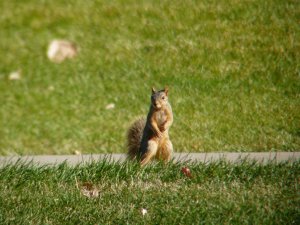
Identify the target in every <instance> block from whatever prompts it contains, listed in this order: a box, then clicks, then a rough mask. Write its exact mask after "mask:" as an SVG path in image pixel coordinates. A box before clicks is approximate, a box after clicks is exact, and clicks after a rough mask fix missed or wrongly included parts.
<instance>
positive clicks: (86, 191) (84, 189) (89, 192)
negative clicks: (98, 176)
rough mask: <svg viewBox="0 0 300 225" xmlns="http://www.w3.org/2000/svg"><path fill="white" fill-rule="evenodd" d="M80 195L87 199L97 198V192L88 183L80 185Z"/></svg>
mask: <svg viewBox="0 0 300 225" xmlns="http://www.w3.org/2000/svg"><path fill="white" fill-rule="evenodd" d="M80 189H81V190H80V191H81V193H82V194H83V195H84V196H86V197H88V198H96V197H98V196H99V190H98V189H97V188H96V187H95V186H94V185H93V184H92V183H90V182H85V183H83V184H82V185H81V188H80Z"/></svg>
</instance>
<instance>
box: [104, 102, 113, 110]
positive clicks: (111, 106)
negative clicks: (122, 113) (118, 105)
mask: <svg viewBox="0 0 300 225" xmlns="http://www.w3.org/2000/svg"><path fill="white" fill-rule="evenodd" d="M114 108H115V104H114V103H110V104H108V105H107V106H105V109H114Z"/></svg>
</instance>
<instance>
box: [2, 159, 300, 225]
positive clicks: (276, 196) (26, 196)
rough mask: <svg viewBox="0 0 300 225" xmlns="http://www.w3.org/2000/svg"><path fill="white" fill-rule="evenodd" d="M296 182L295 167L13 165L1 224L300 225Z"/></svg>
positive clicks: (298, 171) (7, 173) (7, 171)
mask: <svg viewBox="0 0 300 225" xmlns="http://www.w3.org/2000/svg"><path fill="white" fill-rule="evenodd" d="M184 166H188V167H189V168H190V171H191V175H192V177H191V178H190V177H187V176H185V175H183V174H182V173H181V168H182V167H184ZM299 177H300V163H299V161H298V162H294V163H281V164H273V163H270V164H265V165H261V164H255V163H252V162H246V161H244V162H241V163H240V164H228V163H225V162H222V161H221V162H215V163H211V164H203V163H198V164H185V163H171V164H168V165H164V164H160V163H158V164H154V165H149V166H147V167H146V168H143V169H142V168H140V167H139V165H138V164H134V163H130V162H125V163H111V162H109V161H102V162H95V163H93V164H89V165H81V166H77V167H74V168H71V167H68V166H67V165H66V164H61V165H59V166H56V167H45V166H44V167H36V166H32V165H30V164H27V165H24V164H16V165H10V166H6V167H4V168H1V169H0V192H1V195H0V223H1V224H299V222H300V217H299V215H300V207H299V205H300V196H299V184H300V183H299ZM143 212H144V215H143Z"/></svg>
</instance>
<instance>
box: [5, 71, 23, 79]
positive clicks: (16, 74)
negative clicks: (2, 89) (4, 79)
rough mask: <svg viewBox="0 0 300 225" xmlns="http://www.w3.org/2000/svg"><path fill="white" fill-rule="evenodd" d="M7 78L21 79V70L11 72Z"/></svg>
mask: <svg viewBox="0 0 300 225" xmlns="http://www.w3.org/2000/svg"><path fill="white" fill-rule="evenodd" d="M8 79H9V80H20V79H21V71H14V72H11V73H10V74H9V76H8Z"/></svg>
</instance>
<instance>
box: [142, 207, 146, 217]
mask: <svg viewBox="0 0 300 225" xmlns="http://www.w3.org/2000/svg"><path fill="white" fill-rule="evenodd" d="M141 213H142V215H143V216H145V215H146V214H147V213H148V211H147V209H144V208H142V209H141Z"/></svg>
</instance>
